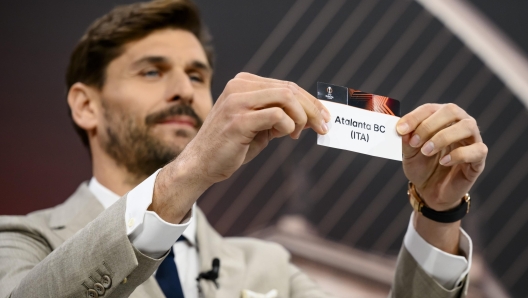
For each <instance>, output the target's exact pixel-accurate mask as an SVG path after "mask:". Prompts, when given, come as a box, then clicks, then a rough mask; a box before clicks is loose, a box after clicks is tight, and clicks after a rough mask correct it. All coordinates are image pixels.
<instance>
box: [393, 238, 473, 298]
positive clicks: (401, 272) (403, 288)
mask: <svg viewBox="0 0 528 298" xmlns="http://www.w3.org/2000/svg"><path fill="white" fill-rule="evenodd" d="M468 284H469V276H468V277H466V279H465V280H464V282H463V283H462V284H461V285H458V286H457V287H455V288H454V289H452V290H447V289H445V288H444V287H442V286H441V285H440V284H439V283H438V282H436V281H435V280H434V279H433V278H432V277H430V276H429V275H428V274H427V273H425V271H424V270H423V269H422V267H420V265H418V263H417V262H416V261H415V260H414V258H413V257H412V256H411V254H410V253H409V252H408V251H407V249H406V248H405V246H404V245H403V246H402V248H401V250H400V254H399V256H398V261H397V265H396V273H395V275H394V283H393V285H392V290H391V293H390V294H389V297H390V298H399V297H406V298H421V297H430V298H464V297H466V295H467V288H468Z"/></svg>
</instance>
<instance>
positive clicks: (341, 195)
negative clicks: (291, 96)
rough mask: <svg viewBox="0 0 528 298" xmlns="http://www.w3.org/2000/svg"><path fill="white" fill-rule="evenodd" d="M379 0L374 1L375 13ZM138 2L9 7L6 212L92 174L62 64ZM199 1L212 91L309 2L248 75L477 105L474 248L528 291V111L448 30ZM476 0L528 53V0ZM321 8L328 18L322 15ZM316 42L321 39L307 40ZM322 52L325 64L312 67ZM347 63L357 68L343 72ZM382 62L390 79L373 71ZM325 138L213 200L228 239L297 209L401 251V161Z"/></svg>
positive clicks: (270, 159)
mask: <svg viewBox="0 0 528 298" xmlns="http://www.w3.org/2000/svg"><path fill="white" fill-rule="evenodd" d="M368 1H371V2H370V3H376V4H375V5H373V6H372V7H370V8H369V9H366V8H365V7H366V6H368V5H366V4H365V3H367V2H368ZM129 2H132V1H102V0H96V1H94V0H92V1H65V0H63V1H35V2H33V3H27V2H20V1H9V2H7V1H3V2H2V3H1V4H0V37H1V43H0V57H1V59H2V60H1V66H2V67H1V70H2V71H1V72H0V140H1V142H2V143H1V144H2V146H0V158H1V159H0V161H1V163H0V167H1V168H0V186H1V189H2V196H1V198H2V199H1V200H2V203H3V204H2V207H1V208H0V214H25V213H27V212H30V211H33V210H37V209H42V208H46V207H50V206H53V205H56V204H59V203H61V202H63V201H64V200H65V199H66V198H67V196H68V195H69V194H71V193H72V192H73V191H74V189H75V188H76V187H77V186H78V184H79V183H80V182H81V181H83V180H86V179H89V178H90V176H91V169H90V160H89V157H88V154H87V151H86V150H85V149H84V148H83V147H82V145H81V142H80V140H79V139H78V137H77V136H76V134H75V133H74V131H73V129H72V127H71V125H70V122H69V118H68V116H67V108H66V101H65V92H66V90H65V88H64V83H63V82H64V70H65V67H66V63H67V60H68V57H69V54H70V51H71V49H72V48H73V46H74V45H75V43H76V41H77V40H78V39H79V38H80V36H81V35H82V33H83V32H84V30H85V28H86V27H87V26H88V25H89V24H90V23H91V22H92V21H93V20H94V19H95V18H96V17H98V16H100V15H102V14H104V13H105V12H106V11H108V10H109V9H110V8H111V7H113V6H115V5H116V4H120V3H129ZM197 2H198V5H199V6H200V8H201V10H202V12H203V16H204V18H205V20H206V23H207V24H208V25H209V27H210V30H211V32H212V34H213V36H214V40H215V47H216V51H217V64H216V65H217V67H216V69H215V78H214V80H215V81H214V87H213V95H214V96H215V97H216V96H218V95H219V94H220V92H221V91H222V89H223V86H224V85H225V84H226V82H227V81H228V80H229V79H230V78H232V77H233V76H234V75H236V73H238V72H240V71H242V70H243V69H244V67H245V66H246V65H247V63H248V61H250V59H251V58H252V57H253V56H254V54H255V53H256V52H257V51H258V49H259V48H260V47H261V45H262V44H263V43H264V41H265V40H266V39H267V38H268V37H269V36H270V34H272V32H274V30H275V29H276V27H277V26H278V24H279V23H280V22H281V20H282V19H283V17H284V16H285V15H286V14H287V13H288V12H289V11H290V9H291V8H292V7H293V6H294V5H298V7H302V6H303V5H304V6H305V7H304V8H305V11H304V12H303V13H302V14H301V16H300V18H299V20H298V21H297V22H295V23H294V24H293V26H292V27H291V30H290V31H288V32H287V35H286V38H285V39H284V40H283V41H282V42H281V43H279V44H278V46H277V47H276V48H274V50H273V51H272V52H270V55H269V57H267V59H265V62H264V63H263V64H262V66H261V67H258V68H256V69H247V70H253V71H255V72H256V73H258V74H260V75H263V76H270V75H272V74H273V76H274V77H277V78H279V79H287V80H292V81H295V82H298V83H300V84H301V86H302V87H304V88H306V89H308V90H310V91H311V92H312V93H313V92H315V81H313V82H311V80H309V79H307V77H306V75H305V74H306V73H307V71H310V70H314V69H315V70H316V71H315V74H316V76H315V79H317V80H321V81H327V82H332V83H336V84H342V85H347V86H350V87H354V88H359V89H364V91H369V92H374V93H378V94H383V95H389V96H391V97H395V98H398V99H400V100H401V101H402V112H404V113H405V112H408V111H410V110H411V109H413V108H414V107H415V106H416V105H417V104H418V103H424V102H456V103H457V104H459V105H461V106H463V107H464V108H465V109H467V110H468V111H469V113H470V114H471V115H473V116H474V117H475V118H477V120H478V121H479V124H480V126H481V130H482V133H483V136H484V140H485V142H486V143H487V144H488V146H489V148H490V154H489V158H488V167H487V169H486V172H485V173H484V174H483V175H482V178H481V179H480V180H479V182H478V184H477V186H476V187H475V189H474V190H473V191H472V196H473V199H474V209H473V211H472V212H471V214H470V216H468V218H467V219H466V220H465V221H464V224H465V227H466V229H467V230H468V231H469V232H470V233H471V235H472V238H473V239H474V241H475V246H476V248H475V249H476V251H477V252H482V253H483V254H484V256H485V257H486V259H487V261H488V262H489V264H490V266H491V268H492V269H493V271H494V273H495V274H496V275H497V277H498V278H499V279H500V280H502V281H503V282H504V285H505V286H506V287H507V288H508V289H509V290H510V291H511V293H512V294H514V295H515V296H516V297H525V296H527V295H528V289H527V287H526V286H524V285H525V284H526V283H527V282H528V272H527V268H528V237H526V235H527V233H528V224H527V220H526V214H528V204H527V203H525V202H526V193H527V191H528V176H527V174H528V170H527V169H528V155H527V154H525V152H526V151H527V150H526V149H528V142H527V141H526V139H527V137H528V117H527V115H526V109H525V108H524V106H523V105H522V104H521V103H520V102H519V100H518V99H516V98H515V97H514V96H512V95H511V94H510V93H509V92H508V90H507V89H506V88H505V87H504V84H503V83H502V82H501V81H500V80H498V79H497V78H496V77H495V76H494V75H493V74H491V73H490V72H489V70H487V69H486V67H485V66H484V65H483V64H482V62H481V61H480V60H479V59H478V58H476V57H475V56H473V55H472V54H471V52H470V51H469V50H467V49H466V48H465V47H464V45H463V44H462V43H461V42H460V41H459V40H458V39H457V38H456V37H453V36H452V35H451V34H450V33H449V32H447V31H445V29H444V27H443V25H442V24H441V23H440V22H438V21H436V20H434V18H432V17H431V16H430V15H429V14H428V13H427V12H425V11H424V10H423V8H422V7H421V6H420V5H418V4H417V3H414V2H409V1H404V0H379V1H377V2H376V1H374V0H364V1H360V0H349V1H340V0H331V1H323V0H315V1H313V2H312V1H308V0H305V2H303V3H301V2H297V1H292V0H273V1H243V0H224V1H212V0H209V1H206V0H200V1H197ZM472 2H473V3H474V4H475V5H476V7H478V8H479V9H481V10H482V11H483V12H484V13H485V14H486V15H487V16H488V17H489V18H490V19H491V20H493V21H494V22H495V23H496V24H497V25H498V26H499V27H500V28H501V29H502V30H503V31H504V32H506V34H507V35H509V36H510V37H511V38H512V39H513V40H514V41H515V42H516V43H517V45H518V46H519V47H520V48H521V49H522V51H524V52H525V53H527V52H528V38H526V37H527V36H526V28H527V27H528V19H527V18H526V17H525V16H526V13H527V12H528V2H526V1H515V0H502V1H498V0H473V1H472ZM360 9H365V10H366V11H367V10H368V11H367V13H366V14H364V15H362V14H357V15H356V20H359V19H360V18H362V17H365V18H364V19H362V20H361V22H359V24H358V26H357V28H355V29H354V30H353V34H351V35H350V36H347V37H346V38H344V43H343V47H342V48H341V49H340V50H338V51H337V52H336V53H335V54H333V55H328V52H325V50H324V49H325V47H327V46H328V47H330V48H332V47H334V46H335V44H337V43H336V42H335V40H334V39H333V38H334V35H335V34H336V32H338V30H339V28H340V27H341V25H342V24H343V23H344V22H346V20H347V19H348V18H349V17H350V16H351V15H354V12H356V13H357V11H358V10H360ZM321 12H324V13H326V14H327V15H326V16H322V17H321V16H320V13H321ZM318 16H320V18H319V19H318ZM317 20H319V21H320V22H323V23H324V22H327V25H326V26H323V25H321V26H320V29H322V31H321V32H319V33H318V32H317V29H318V28H317V26H315V27H310V25H311V24H313V23H314V22H317ZM352 23H353V21H352ZM417 24H418V25H420V24H421V25H423V28H421V29H423V31H420V32H418V31H417V32H418V33H416V34H417V35H416V36H415V39H413V40H412V42H410V43H409V47H408V48H407V49H405V50H403V49H402V46H401V45H399V43H398V42H399V41H401V40H405V38H408V37H409V34H410V33H409V32H410V31H412V30H409V28H411V27H413V26H415V29H416V28H417V26H418V25H417ZM350 28H352V26H351V27H350ZM306 30H311V31H309V32H306ZM351 30H352V29H351ZM305 32H306V33H305ZM344 32H346V30H345V31H344ZM349 32H352V31H349ZM406 34H407V35H406ZM411 35H412V34H411ZM303 36H304V38H305V41H306V42H304V44H305V45H308V47H307V48H306V49H305V51H300V53H301V54H300V55H297V56H295V55H293V56H289V55H292V54H291V53H292V50H295V49H297V51H299V49H300V48H302V45H303V43H300V44H297V41H298V40H299V38H303ZM311 37H313V38H314V39H313V42H308V41H307V40H310V38H311ZM378 37H379V38H381V39H380V40H379V42H377V41H376V38H378ZM398 49H399V50H401V53H402V55H401V56H399V57H398V58H397V59H396V60H395V61H396V63H394V65H392V66H390V67H389V64H390V63H389V62H391V61H390V59H389V61H387V60H383V59H384V58H385V57H386V55H387V54H389V53H394V52H397V50H398ZM321 53H323V54H321ZM325 53H326V54H325ZM325 55H326V56H325ZM284 57H290V58H292V57H293V58H294V59H295V58H299V60H298V61H297V62H296V63H294V64H293V65H292V67H291V69H285V66H287V64H288V61H291V59H290V58H288V59H286V60H283V58H284ZM317 57H319V58H317ZM351 57H352V58H351ZM324 58H327V59H328V60H327V62H326V63H325V64H324V66H325V67H322V68H320V69H317V68H314V62H316V61H319V60H317V59H324ZM349 59H352V60H350V65H349V67H348V68H347V69H345V70H341V72H339V71H340V68H341V66H342V65H343V64H345V63H346V61H348V60H349ZM384 61H385V62H384ZM376 67H380V68H379V69H380V70H381V74H383V76H380V75H379V74H380V73H376V75H373V76H371V74H373V73H374V71H375V69H376ZM385 70H386V71H385ZM347 71H348V72H349V73H348V75H341V76H337V77H335V75H336V74H338V73H341V74H347ZM385 74H386V75H385ZM314 144H315V135H314V134H313V133H309V132H308V133H305V135H304V136H303V138H302V139H301V140H300V141H298V142H293V141H290V140H287V139H285V140H281V141H275V142H273V143H272V144H270V146H269V148H267V149H266V150H265V151H264V152H263V153H262V154H261V155H260V156H259V157H258V158H257V159H256V160H254V161H253V162H252V163H250V164H249V165H248V166H244V167H243V168H242V169H241V170H240V171H239V172H238V173H237V174H235V175H234V177H232V179H229V180H227V181H225V182H222V183H220V184H218V185H216V186H215V187H213V188H212V189H211V190H209V191H208V192H207V193H206V194H204V196H203V197H202V198H201V199H200V206H201V207H202V208H203V209H204V211H205V212H206V213H207V215H208V218H209V219H210V220H211V222H212V224H213V225H214V226H215V227H216V228H217V229H218V230H219V231H220V232H221V233H222V234H224V235H241V234H247V233H250V232H251V231H254V230H256V229H259V228H261V227H264V226H266V225H269V224H272V223H273V222H274V221H275V220H276V219H277V218H278V217H279V216H281V215H282V214H285V213H300V214H302V215H304V216H305V217H307V218H308V219H309V220H310V222H311V223H312V224H313V225H314V226H315V227H316V228H317V229H318V231H319V233H320V234H321V235H322V236H323V237H326V238H329V239H332V240H334V241H337V242H340V243H343V244H346V245H350V246H354V247H356V248H360V249H365V250H369V251H374V252H377V253H380V254H394V253H396V252H397V250H398V248H399V246H400V245H401V240H402V236H403V233H404V231H405V227H406V225H407V221H408V216H409V214H410V207H409V206H408V203H407V201H406V196H405V178H404V176H403V174H402V173H401V169H400V164H399V163H396V162H392V161H385V160H382V159H375V158H369V157H366V156H363V155H357V154H354V153H350V152H342V151H339V150H333V149H326V148H322V147H318V146H314Z"/></svg>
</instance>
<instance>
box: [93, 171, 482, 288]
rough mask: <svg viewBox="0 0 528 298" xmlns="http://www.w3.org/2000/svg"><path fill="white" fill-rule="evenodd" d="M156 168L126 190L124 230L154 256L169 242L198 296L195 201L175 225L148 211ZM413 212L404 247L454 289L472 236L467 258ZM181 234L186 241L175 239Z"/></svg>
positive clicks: (108, 199) (107, 198) (108, 201)
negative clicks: (429, 237)
mask: <svg viewBox="0 0 528 298" xmlns="http://www.w3.org/2000/svg"><path fill="white" fill-rule="evenodd" d="M158 172H159V170H158V171H157V172H156V173H154V174H152V175H151V176H150V177H149V178H147V179H146V180H145V181H143V182H142V183H140V184H139V185H138V186H136V187H135V188H134V189H132V190H131V191H130V192H129V193H128V196H127V198H128V199H127V204H126V213H125V222H126V224H127V234H128V237H129V239H130V241H131V242H132V244H133V245H134V246H135V247H136V248H137V249H138V250H139V251H141V252H142V253H144V254H147V255H149V256H151V257H154V258H159V257H160V256H162V255H163V254H165V253H166V252H167V251H168V250H169V249H170V247H171V246H172V247H173V250H174V255H175V257H174V260H175V262H176V266H177V267H178V274H179V277H180V283H181V285H182V289H183V293H184V295H185V297H186V298H197V297H198V286H197V282H196V277H197V276H198V274H199V268H200V260H199V257H198V251H197V249H196V218H195V209H196V205H194V206H193V210H192V216H191V218H190V219H189V220H188V221H187V222H186V223H183V224H178V225H175V224H171V223H168V222H166V221H164V220H163V219H161V218H160V217H159V216H158V215H157V214H156V213H155V212H153V211H147V208H148V207H149V206H150V204H151V203H152V194H153V192H154V182H155V180H156V177H157V175H158ZM88 187H89V189H90V191H92V193H93V194H94V195H95V197H96V198H97V200H99V202H101V204H102V205H103V206H104V207H105V208H108V207H109V206H111V205H112V204H113V203H115V202H116V201H117V200H118V199H119V196H118V195H117V194H115V193H113V192H112V191H110V190H109V189H108V188H106V187H104V186H103V185H101V184H100V183H99V182H98V181H97V179H95V177H92V179H91V180H90V183H89V185H88ZM413 216H414V213H413V215H411V219H410V222H409V226H408V228H407V232H406V234H405V238H404V245H405V247H406V248H407V250H408V251H409V253H410V254H411V255H412V256H413V258H414V259H415V260H416V261H417V263H418V264H420V266H421V267H422V268H423V269H424V271H425V272H426V273H427V274H429V275H430V276H431V277H432V278H434V279H435V280H436V281H437V282H438V283H439V284H441V285H442V286H443V287H444V288H446V289H453V288H454V287H455V286H456V285H457V284H458V283H460V282H461V281H462V280H463V279H464V278H465V277H466V275H467V274H468V272H469V269H470V267H471V256H472V250H473V245H472V242H471V238H469V236H468V235H467V234H466V232H465V231H464V230H462V229H461V235H460V249H461V250H462V251H463V252H464V254H465V255H466V256H467V257H468V258H467V259H466V258H465V257H462V256H456V255H452V254H448V253H446V252H444V251H442V250H440V249H438V248H436V247H434V246H432V245H431V244H429V243H427V242H426V241H425V240H424V239H423V238H422V237H421V236H420V235H419V234H418V232H416V229H415V228H414V226H413V224H412V222H413ZM181 235H184V236H185V238H186V239H187V241H178V242H176V240H177V239H178V238H179V237H180V236H181Z"/></svg>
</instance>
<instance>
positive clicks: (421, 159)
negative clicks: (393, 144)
mask: <svg viewBox="0 0 528 298" xmlns="http://www.w3.org/2000/svg"><path fill="white" fill-rule="evenodd" d="M397 130H398V133H399V134H400V135H402V146H403V148H402V149H403V171H404V172H405V175H406V176H407V178H408V179H409V180H410V181H411V182H412V183H414V185H415V186H416V190H417V191H418V193H419V195H420V196H421V197H422V198H423V199H424V201H425V203H426V204H427V206H428V207H429V208H432V209H434V210H436V211H445V210H449V209H452V208H455V207H457V206H458V205H460V203H461V199H462V197H463V196H464V195H465V194H466V193H467V192H469V189H470V188H471V186H473V184H474V183H475V180H477V178H478V176H479V175H480V174H481V173H482V171H483V170H484V164H485V160H486V155H487V153H488V147H486V145H485V144H484V143H483V142H482V137H481V136H480V132H479V129H478V127H477V122H476V121H475V119H474V118H472V117H471V116H469V115H468V114H467V113H466V112H465V111H464V110H463V109H461V108H460V107H458V106H457V105H455V104H425V105H422V106H420V107H418V108H416V109H415V110H414V111H412V112H410V113H409V114H407V115H405V116H403V117H402V118H401V119H400V120H399V121H398V125H397Z"/></svg>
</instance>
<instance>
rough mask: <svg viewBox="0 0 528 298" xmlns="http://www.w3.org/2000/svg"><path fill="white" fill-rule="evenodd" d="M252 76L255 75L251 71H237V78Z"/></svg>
mask: <svg viewBox="0 0 528 298" xmlns="http://www.w3.org/2000/svg"><path fill="white" fill-rule="evenodd" d="M251 76H253V75H252V74H250V73H249V72H243V71H242V72H239V73H237V75H236V76H235V78H239V79H243V78H250V77H251Z"/></svg>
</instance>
